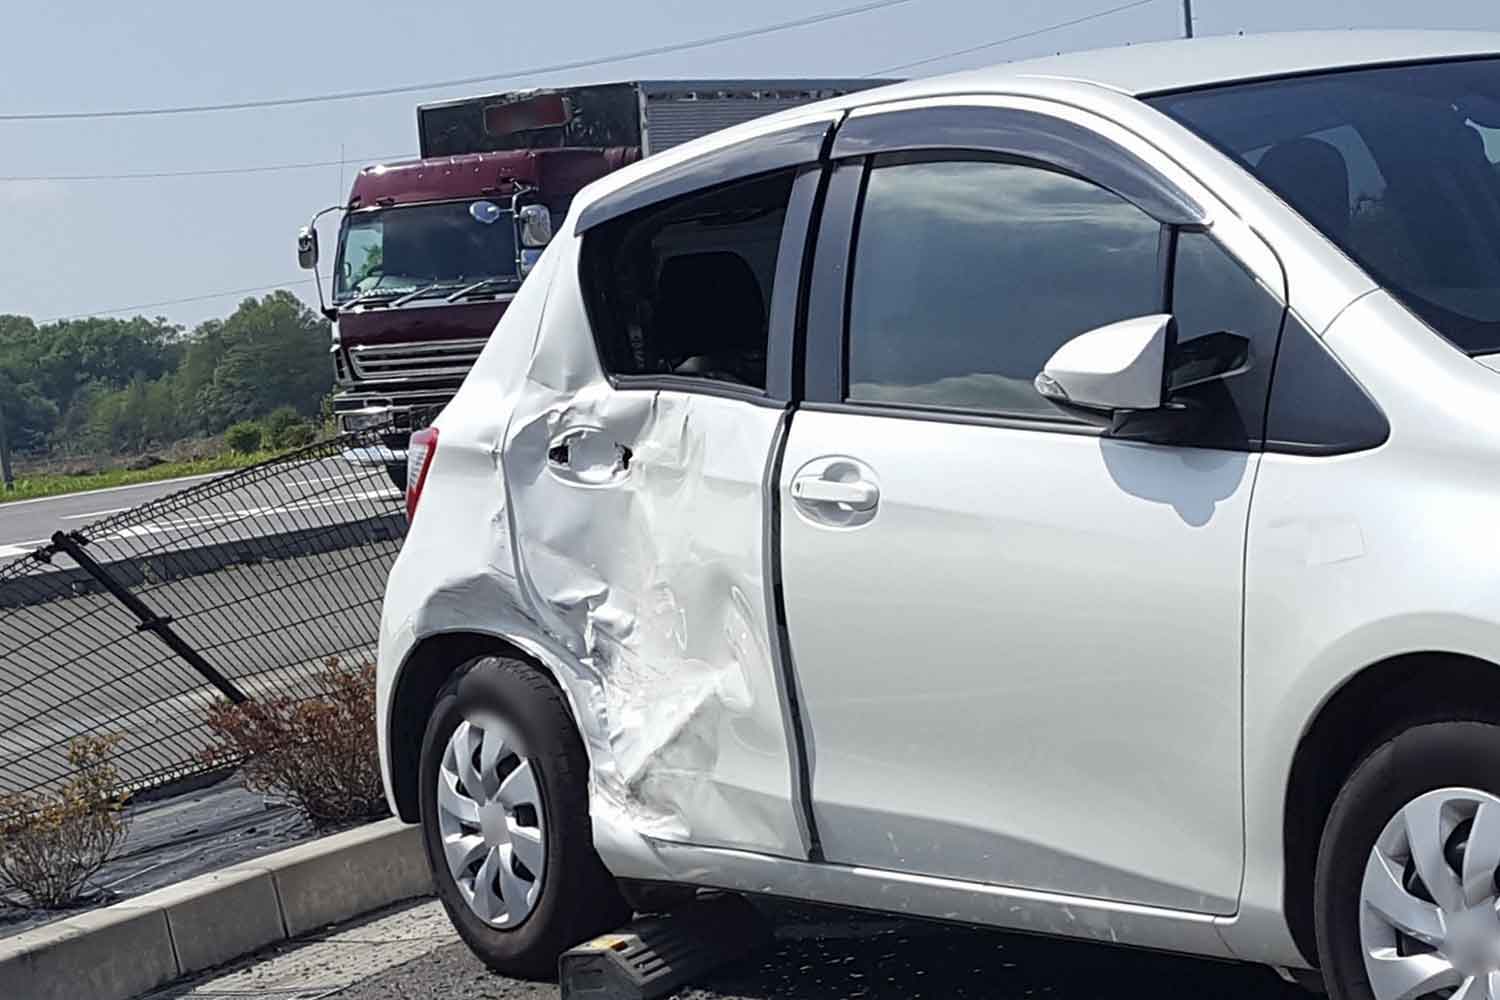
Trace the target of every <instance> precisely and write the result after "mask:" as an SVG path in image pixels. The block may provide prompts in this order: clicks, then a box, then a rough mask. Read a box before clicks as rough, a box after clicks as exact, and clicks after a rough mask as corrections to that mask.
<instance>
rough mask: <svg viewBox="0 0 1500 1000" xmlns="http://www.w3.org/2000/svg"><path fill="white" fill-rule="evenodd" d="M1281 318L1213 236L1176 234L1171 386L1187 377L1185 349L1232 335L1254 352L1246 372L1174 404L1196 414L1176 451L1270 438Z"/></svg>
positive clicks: (1275, 303) (1177, 433) (1177, 435)
mask: <svg viewBox="0 0 1500 1000" xmlns="http://www.w3.org/2000/svg"><path fill="white" fill-rule="evenodd" d="M1283 312H1284V307H1283V306H1282V303H1281V300H1280V299H1278V298H1277V297H1276V296H1275V295H1273V294H1272V293H1271V292H1269V291H1267V290H1266V289H1265V288H1263V287H1262V286H1261V285H1260V283H1259V282H1257V281H1256V280H1255V278H1254V277H1252V276H1251V275H1250V272H1249V271H1247V270H1245V268H1244V267H1243V266H1241V265H1240V263H1239V261H1237V260H1235V258H1234V257H1233V256H1231V255H1230V254H1229V252H1228V251H1227V250H1225V249H1224V248H1223V247H1221V246H1220V245H1219V244H1218V243H1217V242H1215V241H1214V239H1213V238H1212V237H1211V236H1209V235H1208V234H1207V233H1193V232H1186V233H1179V234H1178V237H1177V247H1176V253H1175V255H1174V259H1173V272H1172V317H1173V319H1175V320H1176V322H1177V350H1176V351H1175V352H1174V355H1173V356H1172V357H1169V358H1168V367H1169V371H1168V376H1167V382H1168V384H1169V385H1171V384H1172V383H1173V382H1174V381H1178V382H1179V383H1180V379H1181V378H1182V376H1184V375H1185V374H1186V373H1185V372H1184V371H1183V370H1182V368H1183V365H1184V362H1183V360H1182V359H1183V358H1184V357H1185V356H1186V355H1187V352H1186V351H1184V350H1183V348H1184V347H1186V346H1188V345H1191V344H1192V343H1193V342H1194V341H1196V340H1199V339H1201V338H1203V337H1208V336H1212V335H1216V334H1221V333H1232V334H1235V335H1237V336H1240V337H1243V338H1245V340H1246V341H1247V342H1248V348H1249V350H1248V354H1247V355H1246V358H1245V364H1244V365H1243V366H1242V370H1239V371H1238V372H1237V373H1235V374H1231V375H1229V376H1227V377H1225V378H1223V379H1222V380H1219V381H1215V382H1212V383H1208V384H1205V385H1201V386H1198V387H1196V388H1192V389H1186V390H1183V391H1181V392H1178V393H1176V394H1175V395H1174V396H1173V401H1174V402H1177V403H1187V404H1189V405H1192V406H1194V407H1195V408H1196V409H1197V411H1198V412H1197V413H1196V414H1195V415H1194V419H1192V420H1191V421H1190V422H1188V423H1186V424H1184V423H1182V422H1180V421H1179V422H1178V425H1177V427H1176V428H1175V429H1174V440H1175V442H1176V443H1188V444H1193V445H1197V446H1199V447H1213V448H1228V449H1243V448H1248V447H1255V446H1257V445H1258V443H1259V442H1260V440H1261V439H1262V437H1263V435H1264V432H1265V412H1266V394H1267V392H1268V391H1269V386H1270V379H1271V369H1272V365H1273V364H1274V363H1275V360H1276V343H1277V337H1278V336H1279V335H1280V332H1281V317H1282V313H1283Z"/></svg>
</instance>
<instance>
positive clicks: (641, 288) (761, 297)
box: [583, 171, 792, 389]
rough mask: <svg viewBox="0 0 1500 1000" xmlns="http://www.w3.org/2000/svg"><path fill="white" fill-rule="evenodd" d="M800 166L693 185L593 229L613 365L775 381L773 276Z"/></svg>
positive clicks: (626, 370) (758, 384) (589, 253)
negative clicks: (769, 355)
mask: <svg viewBox="0 0 1500 1000" xmlns="http://www.w3.org/2000/svg"><path fill="white" fill-rule="evenodd" d="M791 189H792V173H791V172H790V171H783V172H780V173H775V174H768V175H765V176H762V177H759V178H755V179H752V180H747V181H742V182H739V183H735V184H730V185H728V186H725V187H720V188H716V189H714V190H711V191H708V192H700V193H695V194H691V195H687V196H684V197H681V198H677V199H673V200H669V201H667V202H664V203H661V204H658V205H651V206H648V207H646V208H643V209H640V210H638V211H636V212H632V213H630V214H628V215H624V216H621V217H620V218H618V219H612V220H610V221H609V222H606V223H603V224H601V225H599V226H597V227H595V228H594V229H591V230H590V231H589V232H588V233H587V234H585V237H584V245H583V277H584V294H585V296H586V298H587V301H588V305H589V317H590V321H591V322H592V324H593V326H594V332H595V336H596V339H597V341H598V345H599V350H600V354H601V355H602V358H603V361H604V366H605V368H606V369H607V370H608V371H609V372H610V373H611V374H613V375H624V376H652V375H660V376H682V377H687V378H696V379H704V380H708V381H713V382H720V383H726V384H729V385H736V386H747V387H750V388H755V389H764V388H765V385H766V345H767V336H768V329H769V321H768V317H769V316H770V312H771V292H772V282H773V279H774V277H775V273H776V258H777V254H778V252H779V250H780V246H781V230H782V225H783V223H784V221H785V219H786V209H787V202H788V200H789V199H790V197H791Z"/></svg>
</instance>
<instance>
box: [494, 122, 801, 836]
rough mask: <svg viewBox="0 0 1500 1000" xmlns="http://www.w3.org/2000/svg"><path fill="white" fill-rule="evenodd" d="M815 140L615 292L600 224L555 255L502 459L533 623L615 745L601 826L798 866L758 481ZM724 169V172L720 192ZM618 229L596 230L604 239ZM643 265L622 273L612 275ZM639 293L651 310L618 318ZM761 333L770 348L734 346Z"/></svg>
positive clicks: (785, 375)
mask: <svg viewBox="0 0 1500 1000" xmlns="http://www.w3.org/2000/svg"><path fill="white" fill-rule="evenodd" d="M820 145H821V140H819V141H817V142H811V143H808V144H806V150H807V158H808V159H809V160H811V161H812V163H811V164H809V165H807V166H805V167H801V166H798V165H797V164H796V163H795V162H790V163H789V162H786V160H787V158H786V157H783V160H782V161H781V162H773V163H771V169H770V172H769V174H768V173H767V171H766V169H765V168H766V166H767V164H766V161H764V160H756V161H754V163H753V164H752V167H754V168H755V169H754V170H753V171H752V172H753V175H754V176H757V177H764V176H770V177H772V178H773V180H774V179H775V178H783V179H784V188H785V190H786V191H787V192H788V193H789V194H788V197H789V199H790V202H791V204H789V205H788V206H786V207H785V210H784V213H783V214H782V215H777V214H774V213H771V214H767V213H766V212H764V211H760V212H757V211H745V212H739V213H736V212H734V211H730V210H726V211H723V212H720V213H718V214H715V215H712V217H711V218H708V219H707V220H706V221H703V224H701V225H700V224H697V222H693V221H692V219H691V218H689V222H690V223H691V224H673V225H671V226H667V225H666V224H665V223H664V224H663V226H664V228H663V229H662V231H661V233H659V234H657V235H656V236H653V237H652V238H651V239H650V240H648V241H647V242H646V243H644V244H642V247H640V248H637V249H638V250H639V252H636V251H635V250H631V251H630V256H629V258H628V260H626V261H625V263H622V264H621V265H620V268H619V269H617V268H615V267H614V265H613V264H609V265H608V266H606V267H605V268H604V269H603V277H602V278H598V279H597V280H601V281H615V280H616V279H618V281H619V282H622V283H623V284H621V285H620V286H619V287H618V288H616V287H615V286H613V285H611V286H610V290H601V289H600V288H598V287H595V286H594V285H591V284H590V280H591V279H589V278H588V277H587V274H588V273H590V272H589V266H590V265H589V263H588V262H589V257H588V253H589V251H588V250H587V248H588V246H589V244H588V241H589V240H590V239H591V238H594V233H595V231H594V230H589V231H587V232H585V234H584V237H583V239H582V240H581V241H580V240H578V239H571V238H570V239H567V240H565V241H562V242H560V244H559V245H557V246H554V247H553V248H552V250H550V251H549V253H553V254H556V253H561V254H564V255H566V256H565V257H564V259H562V260H561V261H559V262H558V264H557V266H556V268H555V277H554V278H553V282H554V283H553V286H552V288H551V289H550V291H549V295H548V304H547V308H546V312H545V315H544V316H543V319H542V322H541V329H540V334H539V337H538V341H537V346H536V349H535V351H534V354H533V357H532V359H531V362H530V371H529V372H528V374H527V377H526V380H525V384H524V387H523V388H522V389H521V392H520V395H519V397H518V402H517V404H516V407H515V411H514V415H513V416H512V418H511V420H510V425H509V429H508V431H507V432H506V435H505V440H504V445H503V449H502V454H501V456H500V458H501V463H502V465H503V482H504V486H505V489H506V491H507V495H508V514H509V516H508V522H507V525H506V528H507V530H510V531H512V532H514V536H515V538H514V545H513V551H514V552H515V553H516V559H517V577H518V580H519V581H520V585H521V587H522V588H523V589H524V594H525V598H526V601H527V603H528V604H529V605H530V606H531V609H532V611H531V613H532V614H533V615H534V616H535V617H536V618H537V621H538V624H539V625H541V626H542V628H544V629H545V630H546V631H547V632H548V633H549V634H550V635H551V636H553V637H554V638H556V639H557V640H558V641H559V642H560V643H562V644H563V645H564V646H566V648H567V649H568V650H570V651H571V653H572V654H573V656H574V657H575V658H576V661H577V663H578V665H579V670H580V672H581V675H582V678H581V680H582V686H583V688H584V689H585V691H586V696H585V697H584V698H582V699H577V698H576V697H575V701H581V707H580V711H587V712H589V713H592V714H593V716H594V718H593V719H592V720H591V722H592V723H593V724H592V725H590V726H587V727H585V728H586V729H591V730H594V731H596V732H599V733H602V734H603V736H602V738H601V739H599V740H597V743H598V744H599V745H596V746H593V747H591V748H590V749H591V756H592V760H593V769H594V774H593V779H594V780H593V783H592V806H593V809H594V811H595V814H596V817H595V818H596V820H597V819H598V818H599V814H601V813H605V812H607V813H609V814H610V816H609V819H610V820H611V821H612V822H615V823H623V824H625V825H626V826H628V827H629V828H631V829H634V830H635V831H637V832H639V833H641V834H644V835H646V836H648V837H652V838H656V839H659V840H664V841H672V842H679V843H692V844H699V845H711V846H720V847H732V848H739V849H744V850H751V851H757V852H762V853H767V854H773V855H781V856H787V857H805V856H806V853H807V846H808V841H807V835H806V830H805V828H804V825H803V823H802V817H801V815H800V810H799V808H798V802H799V796H798V793H797V789H798V787H799V786H798V782H797V781H796V778H795V775H796V769H795V766H794V754H793V750H792V746H793V740H792V736H791V734H792V730H791V729H790V728H789V725H788V721H787V717H786V712H785V710H784V704H785V698H784V691H783V687H782V675H781V671H780V664H779V662H778V656H777V650H776V648H775V646H774V644H773V643H772V641H771V638H770V637H771V636H772V634H773V630H772V627H771V622H772V620H773V616H772V613H771V608H772V605H773V603H774V601H773V596H772V588H771V586H770V583H769V579H768V573H767V567H768V554H769V552H770V548H769V545H768V540H769V529H768V523H769V522H768V515H767V512H768V502H769V501H768V488H767V485H766V484H767V477H768V475H769V470H770V469H771V467H772V464H773V461H774V459H775V456H776V455H777V453H778V451H779V448H780V444H781V440H782V437H783V434H784V429H785V421H786V408H787V401H786V399H787V388H788V386H789V384H790V364H789V358H790V340H791V329H792V317H793V316H794V314H795V300H796V295H797V284H798V281H799V280H800V272H801V260H802V254H803V245H804V240H805V233H806V228H807V216H808V215H810V213H811V211H812V207H813V202H814V200H815V194H816V190H817V180H818V178H817V170H818V167H817V166H816V160H817V157H818V151H819V148H820ZM725 172H726V171H725V170H723V169H720V170H717V171H716V172H714V175H713V177H714V179H715V180H716V181H717V182H718V183H719V184H722V182H723V180H724V175H725ZM768 183H770V182H768ZM775 183H776V184H782V181H781V180H775ZM776 190H778V191H781V190H783V188H782V187H777V188H776ZM628 193H629V192H627V194H628ZM759 196H760V197H764V192H763V191H761V192H760V195H759ZM692 197H693V195H692V192H691V191H688V192H687V193H684V191H683V190H682V188H681V187H680V186H679V187H678V188H676V189H674V190H672V191H670V192H668V193H666V194H665V195H664V196H663V198H662V201H663V202H665V203H667V204H669V205H670V204H673V203H675V201H676V200H679V199H687V200H686V201H683V204H686V205H688V208H689V209H691V207H692V205H693V204H696V203H693V202H691V199H692ZM729 207H730V208H732V207H733V206H732V205H731V206H729ZM658 211H663V212H664V211H665V209H658V208H657V207H654V205H653V202H652V201H651V200H650V199H649V198H646V199H638V200H637V201H635V202H633V203H632V204H631V205H630V211H629V212H627V213H625V214H624V215H622V216H621V217H620V221H619V222H618V224H617V226H616V228H620V227H623V229H620V231H621V232H622V233H624V235H623V236H621V237H620V238H621V239H626V238H630V239H636V238H637V236H638V234H636V235H632V233H633V232H634V231H633V230H632V229H631V227H632V226H634V225H636V223H635V222H633V221H632V220H636V219H646V220H649V219H651V218H652V217H653V216H652V214H651V213H653V212H658ZM685 211H686V210H685ZM705 211H706V210H705ZM585 214H587V209H586V210H585ZM689 216H690V213H689ZM589 221H591V222H597V219H593V220H589ZM640 225H642V226H646V225H647V223H640ZM613 231H614V230H611V229H610V227H609V226H605V225H603V224H601V225H600V229H599V230H598V231H597V232H598V233H600V234H601V235H599V236H598V237H597V238H598V239H601V240H603V239H608V238H612V237H609V236H608V234H609V233H610V232H613ZM643 231H644V232H648V233H649V227H648V228H647V229H646V230H643ZM726 234H731V235H730V236H726ZM733 234H738V235H733ZM731 236H732V238H731ZM639 238H640V239H645V237H644V236H640V237H639ZM627 249H630V248H627ZM601 252H603V251H601ZM622 252H623V251H622ZM645 257H651V258H652V263H650V265H649V267H647V269H646V270H644V271H641V272H640V273H633V274H632V275H630V276H629V277H630V281H629V282H626V278H625V277H623V276H622V273H623V272H622V271H621V270H620V269H624V270H633V269H636V268H637V265H641V266H645V265H642V260H643V259H644V258H645ZM731 258H739V259H738V261H736V260H735V259H731ZM622 259H624V258H622ZM715 276H717V278H716V277H715ZM730 279H736V280H737V281H738V282H739V284H738V285H736V282H735V281H732V280H730ZM669 286H670V287H669ZM752 287H753V288H755V289H758V290H759V292H760V293H762V294H763V295H764V302H763V304H762V308H763V309H764V317H763V318H762V317H761V316H760V314H756V317H755V323H747V322H746V321H745V313H746V312H747V311H750V307H749V306H746V307H745V308H744V309H741V308H740V305H741V304H743V303H740V304H735V303H734V296H735V295H736V294H741V295H749V294H751V292H750V291H749V289H751V288H752ZM736 289H738V292H737V291H736ZM637 294H639V295H643V296H645V297H646V298H648V299H651V298H652V297H653V296H655V298H654V299H652V300H651V301H649V302H646V303H645V306H648V307H649V308H646V307H643V306H642V305H641V303H634V304H632V303H626V305H623V306H622V305H620V300H621V299H622V298H625V299H630V298H631V296H632V295H637ZM673 295H680V296H685V304H686V306H688V307H690V308H688V309H687V311H686V312H684V311H683V309H682V308H680V307H683V306H684V302H683V301H677V302H674V301H668V299H670V298H671V297H672V296H673ZM586 299H587V300H588V301H589V304H587V305H586V301H585V300H586ZM731 305H733V307H734V308H733V309H731ZM609 310H623V311H624V312H625V313H626V314H627V315H626V317H625V320H626V321H625V322H621V323H618V324H616V323H614V321H613V320H612V319H610V318H609V317H607V316H604V315H603V314H604V313H606V312H608V311H609ZM724 310H730V312H728V313H726V312H724ZM734 310H739V311H734ZM757 323H761V324H763V327H764V333H763V335H764V336H766V337H767V339H768V347H767V350H766V354H765V355H764V356H761V355H758V354H756V353H755V352H753V351H747V350H746V349H745V345H744V343H743V338H744V337H745V336H747V335H748V334H749V333H753V329H754V327H755V325H756V324H757ZM637 324H640V325H637ZM652 324H656V326H653V325H652ZM668 324H670V325H671V330H670V338H669V337H668V336H667V333H666V332H664V331H666V329H667V325H668ZM614 333H618V334H619V336H620V337H621V338H623V339H622V340H621V342H620V343H610V342H609V341H608V339H607V338H609V337H610V336H611V335H613V334H614ZM669 339H670V340H671V341H672V342H671V343H667V340H669ZM683 340H693V341H695V343H696V341H697V340H701V341H702V345H703V346H701V347H698V346H693V345H685V344H680V343H678V341H683ZM735 345H738V346H735ZM652 352H656V353H655V354H652ZM683 352H686V353H687V355H690V356H687V357H684V354H683ZM695 352H696V353H695ZM646 354H651V358H649V359H646V360H642V359H643V358H645V355H646ZM658 354H660V355H662V357H657V355H658ZM663 358H665V359H666V360H663ZM668 362H670V363H671V365H672V367H671V369H669V370H660V369H663V368H666V366H667V363H668ZM761 365H764V369H765V371H764V373H763V375H762V374H761V373H760V372H759V368H760V366H761ZM642 368H644V369H647V370H645V371H641V370H637V369H642ZM731 369H732V371H730V370H731ZM757 377H759V378H761V380H762V381H763V382H764V383H765V384H764V385H763V386H756V385H754V384H753V383H754V382H755V380H756V379H757ZM576 690H577V689H576V687H575V693H576Z"/></svg>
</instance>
